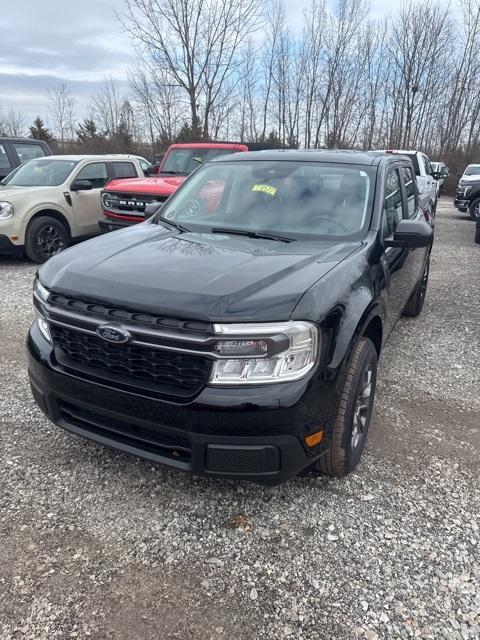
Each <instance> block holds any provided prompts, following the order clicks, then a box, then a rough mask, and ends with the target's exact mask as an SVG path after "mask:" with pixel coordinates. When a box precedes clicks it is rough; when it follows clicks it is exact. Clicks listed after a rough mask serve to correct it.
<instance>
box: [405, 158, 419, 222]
mask: <svg viewBox="0 0 480 640" xmlns="http://www.w3.org/2000/svg"><path fill="white" fill-rule="evenodd" d="M402 175H403V181H404V183H405V191H406V193H407V215H408V217H409V218H414V217H415V214H416V212H417V193H416V189H415V181H414V177H413V173H412V170H411V169H410V167H402Z"/></svg>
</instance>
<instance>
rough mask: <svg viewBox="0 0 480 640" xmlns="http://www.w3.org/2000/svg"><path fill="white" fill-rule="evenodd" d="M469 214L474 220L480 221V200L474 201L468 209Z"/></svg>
mask: <svg viewBox="0 0 480 640" xmlns="http://www.w3.org/2000/svg"><path fill="white" fill-rule="evenodd" d="M468 213H469V214H470V217H471V219H472V220H475V222H476V221H477V220H480V198H477V200H474V201H473V202H472V204H471V205H470V207H469V209H468Z"/></svg>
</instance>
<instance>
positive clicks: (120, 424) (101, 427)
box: [58, 401, 191, 463]
mask: <svg viewBox="0 0 480 640" xmlns="http://www.w3.org/2000/svg"><path fill="white" fill-rule="evenodd" d="M58 408H59V411H60V417H61V419H62V420H63V421H64V422H65V423H66V425H65V426H68V425H72V426H74V427H79V428H80V429H82V430H83V431H87V432H88V433H89V434H91V436H92V437H93V438H94V439H95V438H96V437H97V438H98V437H102V438H107V439H108V440H112V441H114V442H115V443H121V444H124V445H127V446H129V447H134V448H135V449H140V450H141V451H143V452H145V453H153V454H156V455H159V456H164V457H169V458H171V459H173V460H177V461H179V462H185V463H188V462H189V461H190V458H191V444H190V439H189V438H188V437H187V436H186V435H182V434H179V433H178V432H176V431H174V430H172V429H168V428H166V427H165V428H164V427H157V426H153V425H139V424H135V423H132V422H131V421H129V420H125V419H124V418H122V419H118V420H117V419H116V418H111V417H109V416H106V415H104V414H99V413H97V412H95V413H94V412H92V411H90V410H88V409H84V408H83V407H79V406H77V405H74V404H72V403H70V402H64V401H60V402H59V404H58Z"/></svg>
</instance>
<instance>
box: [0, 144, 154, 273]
mask: <svg viewBox="0 0 480 640" xmlns="http://www.w3.org/2000/svg"><path fill="white" fill-rule="evenodd" d="M143 175H144V173H143V169H142V165H141V162H140V160H139V159H138V158H137V157H136V156H129V155H124V156H122V155H118V154H116V155H110V156H108V155H101V156H91V155H89V156H86V155H80V156H79V155H75V156H48V157H46V158H37V159H36V160H30V161H29V162H27V163H25V164H23V165H21V166H20V167H17V169H15V170H14V171H13V172H12V173H10V174H9V175H8V176H7V177H6V178H5V179H4V180H3V182H2V185H1V186H0V253H6V254H21V253H23V251H25V253H26V254H27V256H28V257H29V258H30V259H31V260H33V261H34V262H44V261H45V260H48V258H50V257H51V256H53V255H55V254H56V253H58V252H59V251H61V250H62V249H65V248H66V247H67V246H68V245H69V243H70V242H71V241H72V240H76V239H80V238H84V237H88V236H91V235H94V234H97V233H98V232H99V229H98V220H99V218H100V216H101V206H100V192H101V190H102V189H103V188H104V187H105V185H106V183H107V182H108V181H109V180H110V179H112V178H115V180H116V181H117V183H118V182H119V181H121V180H122V179H125V178H132V177H139V176H143Z"/></svg>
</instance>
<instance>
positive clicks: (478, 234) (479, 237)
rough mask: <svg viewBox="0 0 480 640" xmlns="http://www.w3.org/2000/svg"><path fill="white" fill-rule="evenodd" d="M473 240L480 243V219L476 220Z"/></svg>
mask: <svg viewBox="0 0 480 640" xmlns="http://www.w3.org/2000/svg"><path fill="white" fill-rule="evenodd" d="M475 242H476V243H477V244H480V219H479V220H477V224H476V225H475Z"/></svg>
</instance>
